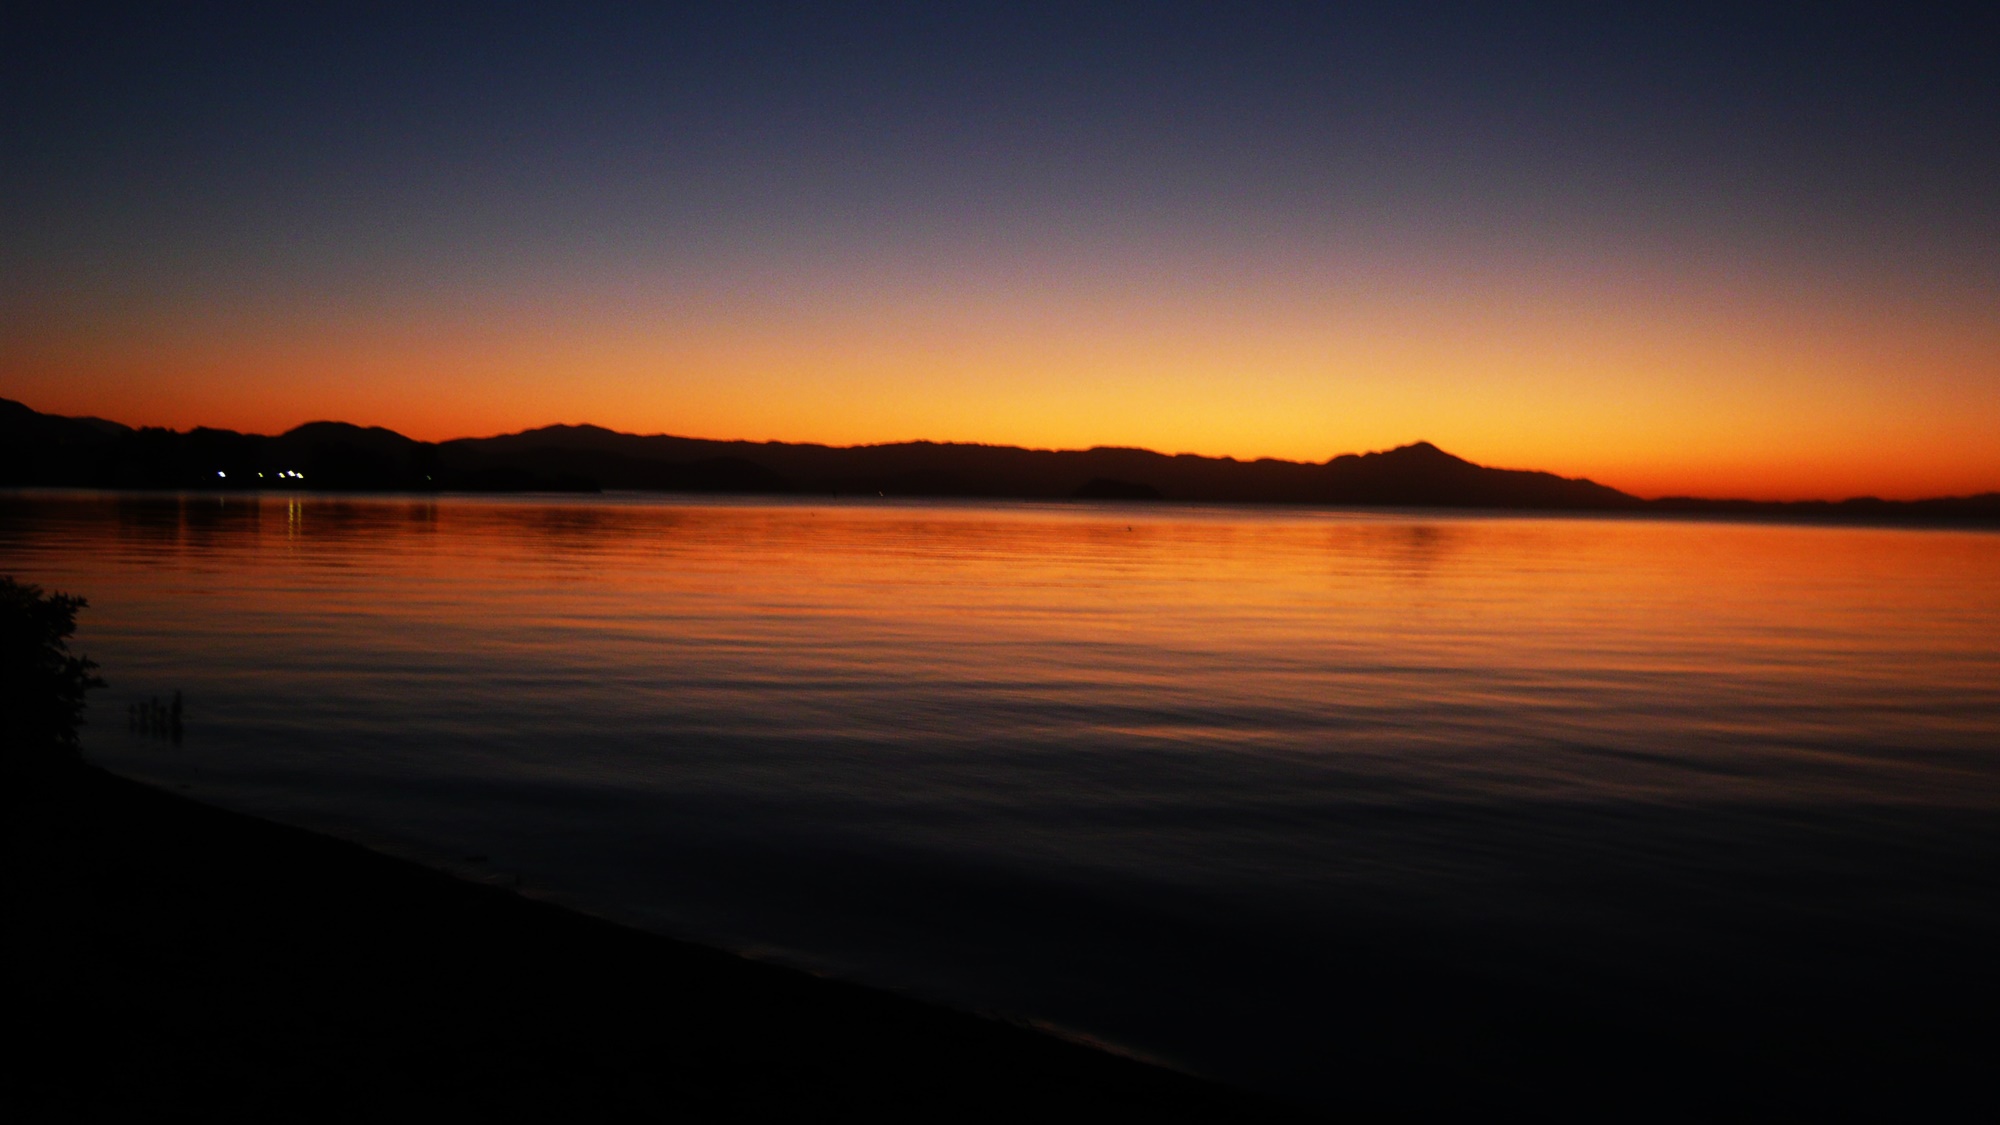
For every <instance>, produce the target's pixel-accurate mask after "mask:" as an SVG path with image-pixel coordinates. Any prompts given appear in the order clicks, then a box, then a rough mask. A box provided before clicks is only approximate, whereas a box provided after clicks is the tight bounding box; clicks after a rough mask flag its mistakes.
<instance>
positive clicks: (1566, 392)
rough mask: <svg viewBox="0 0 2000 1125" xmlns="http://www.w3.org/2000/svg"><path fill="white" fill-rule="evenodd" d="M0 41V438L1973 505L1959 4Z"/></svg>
mask: <svg viewBox="0 0 2000 1125" xmlns="http://www.w3.org/2000/svg"><path fill="white" fill-rule="evenodd" d="M1954 10H1957V9H1954ZM1940 11H1942V10H1940ZM0 26H4V28H5V31H4V36H5V38H4V52H5V57H6V58H7V59H8V60H10V64H9V66H8V67H6V68H4V73H0V98H4V102H5V104H6V105H7V106H8V107H9V109H8V112H7V113H6V114H5V115H4V117H0V298H4V304H0V395H6V396H7V397H13V398H19V399H21V400H23V401H26V402H28V403H29V404H30V405H33V406H36V407H37V408H39V409H45V410H56V411H60V412H63V413H94V414H100V415H105V416H109V417H115V418H118V419H120V420H123V421H128V422H134V423H154V424H168V425H174V426H181V427H185V426H190V425H195V424H210V425H226V426H234V427H238V428H246V429H260V430H274V429H283V428H286V427H289V426H291V425H294V424H297V423H299V422H303V421H306V420H308V419H311V418H319V417H335V418H343V419H347V420H352V421H357V422H364V423H371V424H380V425H387V426H390V427H392V428H396V429H399V430H402V431H404V432H407V433H411V434H413V435H415V436H420V437H429V438H442V437H451V436H460V435H464V434H469V433H486V432H496V431H500V430H508V429H518V428H523V427H527V426H533V425H540V424H545V423H549V422H557V421H569V422H578V421H593V422H597V423H599V424H603V425H608V426H613V427H617V428H620V429H631V430H643V431H668V432H676V433H686V434H694V435H700V436H713V437H748V438H780V439H787V440H813V441H828V442H835V443H848V442H863V441H885V440H900V439H909V438H931V439H938V440H971V441H990V442H1005V443H1017V444H1027V445H1045V446H1078V445H1089V444H1097V443H1104V444H1125V445H1144V446H1150V447H1154V448H1160V449H1165V450H1168V451H1194V452H1203V453H1219V454H1232V455H1236V456H1244V457H1254V456H1261V455H1275V456H1285V457H1297V458H1305V459H1315V460H1316V459H1323V458H1325V457H1327V456H1330V455H1332V454H1335V453H1339V452H1346V451H1352V450H1360V449H1369V448H1381V447H1385V446H1388V445H1393V444H1398V443H1401V442H1404V441H1409V440H1414V439H1417V438H1427V439H1429V440H1432V441H1435V442H1437V443H1439V444H1440V445H1443V446H1445V447H1446V448H1448V449H1452V450H1454V451H1456V452H1459V453H1462V454H1463V455H1466V456H1469V457H1473V458H1474V459H1476V460H1481V461H1484V462H1488V463H1499V464H1514V465H1532V466H1535V467H1544V468H1550V469H1554V470H1557V471H1562V472H1566V473H1573V474H1580V475H1590V476H1593V477H1596V478H1598V479H1601V480H1604V481H1606V482H1607V483H1611V484H1615V485H1618V486H1620V487H1626V488H1630V489H1633V490H1635V491H1639V492H1643V493H1661V492H1674V491H1683V492H1685V491H1695V492H1707V493H1729V494H1738V495H1758V496H1798V495H1821V494H1848V493H1855V492H1876V493H1882V494H1889V495H1914V494H1932V493H1941V492H1966V491H1976V490H1981V489H1994V488H2000V442H1996V441H1994V440H1993V437H1992V435H1993V434H1994V433H1996V432H2000V301H1996V300H1995V294H1996V293H2000V206H1996V200H2000V67H1996V66H1995V65H1994V63H1993V60H1994V59H1995V58H2000V50H1997V49H1996V48H2000V26H1996V18H1995V17H1993V16H1984V17H1972V16H1966V15H1963V14H1959V15H1945V14H1930V15H1926V14H1923V13H1918V14H1914V15H1913V14H1911V13H1909V12H1907V11H1905V10H1902V9H1892V8H1888V7H1880V8H1875V7H1858V6H1855V7H1847V6H1838V5H1832V6H1821V7H1810V8H1789V9H1783V10H1773V11H1759V10H1755V9H1751V10H1745V9H1743V8H1741V7H1739V6H1734V5H1732V6H1716V7H1713V8H1704V7H1700V6H1688V5H1676V6H1673V7H1671V8H1661V9H1657V10H1653V11H1634V10H1630V9H1626V8H1617V9H1615V10H1612V9H1608V8H1606V7H1604V6H1595V5H1592V6H1585V5H1576V6H1549V5H1531V6H1501V5H1448V6H1408V5H1397V6H1393V7H1333V6H1328V5H1290V4H1267V5H1210V4H1144V5H1088V6H1077V5H1031V4H1026V5H1024V4H1010V5H977V4H973V5H966V4H958V5H951V6H948V7H947V6H938V5H850V6H831V5H727V6H717V7H696V6H688V7H680V6H676V7H672V8H665V9H661V8H654V7H648V6H617V7H608V8H583V9H574V10H572V9H560V10H559V9H556V8H553V7H551V8H540V7H531V6H521V5H506V4H482V5H473V6H465V7H456V8H452V7H437V6H427V7H424V8H422V9H421V10H420V11H413V10H411V9H409V8H406V7H403V6H395V7H382V8H379V9H376V10H372V11H371V10H368V9H366V8H365V7H357V6H354V5H341V6H339V7H338V8H331V7H329V8H326V9H323V10H321V11H320V12H318V13H317V14H315V13H311V12H307V13H304V14H301V13H299V12H296V11H292V10H285V11H269V10H259V9H255V8H233V7H225V6H203V5H195V6H175V7H171V8H164V7H163V8H153V9H134V8H127V7H115V8H113V7H107V8H97V7H92V6H89V5H81V6H77V5H37V4H32V3H31V4H27V5H25V6H22V5H16V6H14V7H13V8H11V9H9V14H8V15H6V16H5V17H4V24H0Z"/></svg>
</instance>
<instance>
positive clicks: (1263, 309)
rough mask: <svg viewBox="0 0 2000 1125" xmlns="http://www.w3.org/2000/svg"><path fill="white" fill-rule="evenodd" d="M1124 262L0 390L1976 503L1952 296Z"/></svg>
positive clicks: (238, 340) (97, 374)
mask: <svg viewBox="0 0 2000 1125" xmlns="http://www.w3.org/2000/svg"><path fill="white" fill-rule="evenodd" d="M1141 264H1145V263H1141ZM1151 264H1152V265H1154V266H1157V267H1158V269H1157V270H1156V271H1155V274H1156V275H1157V276H1152V275H1149V276H1148V277H1145V278H1140V279H1138V280H1135V279H1134V277H1133V276H1131V275H1132V274H1133V273H1134V272H1135V268H1134V267H1130V265H1129V263H1128V268H1126V269H1124V270H1122V271H1118V270H1099V271H1097V272H1096V273H1094V274H1093V273H1091V272H1090V271H1089V270H1087V269H1085V268H1084V267H1082V266H1079V265H1076V264H1075V263H1068V262H1054V263H1044V266H1045V267H1046V273H1047V276H1036V275H1033V272H1032V271H1027V270H1026V267H1021V269H1022V270H1023V271H1024V272H1025V273H1027V274H1028V276H1024V277H1016V278H1014V279H1013V281H1012V283H1011V284H1010V285H1007V286H999V287H997V288H996V287H995V286H994V284H992V283H991V282H990V281H989V282H987V283H985V286H984V288H982V287H981V284H979V283H977V281H978V279H974V280H973V281H966V280H964V279H959V280H957V281H953V280H952V279H950V278H939V277H935V276H932V275H930V274H927V273H925V272H924V271H923V270H920V269H916V268H914V267H908V268H904V269H902V271H901V272H900V273H899V272H898V270H897V269H896V268H893V267H892V266H879V267H878V268H877V270H876V273H875V275H873V276H868V277H864V278H863V280H864V281H865V284H860V285H854V286H848V285H844V284H842V280H843V279H842V276H841V275H840V273H839V271H838V270H835V269H834V268H832V267H831V266H828V267H825V268H824V269H823V270H822V272H821V273H819V274H811V273H808V274H804V275H801V276H800V277H797V278H792V279H791V280H790V281H789V282H788V285H787V286H786V287H783V288H780V289H777V290H775V291H770V292H764V291H757V290H754V289H752V288H751V287H750V286H748V284H747V283H745V284H742V285H737V286H735V287H732V286H730V285H722V284H717V285H714V286H711V287H709V288H707V289H703V288H699V287H692V286H690V285H689V284H687V283H685V282H680V283H675V282H672V281H671V280H670V279H668V280H658V281H657V282H648V281H647V279H643V278H641V279H632V278H624V279H622V280H619V281H616V282H603V283H600V284H598V285H596V286H594V287H591V286H585V287H573V288H571V289H569V290H562V289H559V288H558V289H550V290H537V289H535V288H534V287H532V286H529V287H525V288H523V289H521V290H519V291H514V292H506V291H499V290H495V291H491V292H486V291H473V292H470V293H464V292H461V293H458V294H456V295H455V296H452V297H450V298H444V297H429V298H424V299H416V300H412V301H410V302H407V303H401V304H396V303H391V302H387V301H384V300H375V301H372V302H363V301H348V302H346V303H345V304H343V303H341V302H337V301H307V300H301V301H299V302H297V303H296V307H291V308H284V307H275V308H270V309H266V310H265V311H263V312H261V313H258V314H256V315H252V314H251V313H249V312H246V311H244V310H242V309H240V308H231V307H227V306H217V305H209V306H199V305H197V306H192V307H189V308H184V309H175V310H168V309H146V310H141V311H136V312H135V311H132V310H124V311H121V312H119V313H116V314H98V315H92V316H85V315H83V314H81V313H79V312H77V311H76V310H74V309H61V308H54V309H53V312H52V313H51V314H50V315H47V316H44V317H41V318H40V319H37V320H31V319H30V316H31V315H32V313H27V312H18V311H17V313H16V315H15V316H14V317H12V318H10V319H12V321H13V323H12V324H11V325H5V326H0V330H3V331H4V336H5V337H6V338H8V339H9V347H8V348H7V353H6V358H5V359H4V360H0V395H4V396H5V397H10V398H17V399H20V400H22V401H24V402H26V403H27V404H28V405H30V406H32V407H34V408H35V409H38V410H44V411H49V412H54V413H61V414H94V415H99V416H103V417H107V418H111V419H114V420H116V421H121V422H125V423H127V424H132V425H140V424H146V425H166V426H170V427H173V428H177V429H186V428H190V427H193V426H197V425H207V426H217V427H225V428H231V429H238V430H245V431H250V432H263V433H275V432H280V431H283V430H285V429H289V428H291V427H293V426H296V425H298V424H301V423H303V422H306V421H313V420H321V419H331V420H339V421H348V422H354V423H357V424H363V425H380V426H385V427H388V428H390V429H393V430H396V431H398V432H401V433H404V434H407V435H409V436H411V437H415V438H420V439H425V440H444V439H449V438H455V437H470V436H485V435H490V434H496V433H505V432H512V431H517V430H522V429H528V428H533V427H537V426H544V425H550V424H555V423H565V422H566V423H585V422H587V423H593V424H596V425H601V426H605V427H608V428H611V429H617V430H623V431H628V432H636V433H673V434H679V435H683V436H689V437H704V438H717V439H746V440H778V441H794V442H819V443H825V444H830V445H855V444H872V443H880V442H894V441H910V440H931V441H960V442H980V443H988V444H1000V445H1020V446H1027V447H1035V448H1082V447H1088V446H1092V445H1121V446H1137V447H1143V448H1149V449H1154V450H1158V451H1161V452H1165V453H1180V452H1188V453H1198V454H1203V455H1210V456H1234V457H1238V458H1245V459H1249V458H1256V457H1279V458H1285V459H1289V460H1300V461H1323V460H1325V459H1327V458H1328V457H1331V456H1334V455H1337V454H1341V453H1350V452H1365V451H1368V450H1375V449H1384V448H1389V447H1392V446H1395V445H1400V444H1404V443H1407V442H1411V441H1416V440H1428V441H1431V442H1433V443H1435V444H1437V445H1438V446H1440V447H1441V448H1444V449H1446V450H1448V451H1450V452H1452V453H1455V454H1458V455H1459V456H1462V457H1465V458H1467V459H1469V460H1472V461H1475V462H1478V463H1480V464H1485V465H1492V466H1497V467H1507V468H1534V469H1544V470H1547V471H1550V472H1555V473H1559V474H1561V475H1564V476H1580V477H1588V478H1590V479H1593V480H1597V481H1599V482H1601V483H1604V484H1609V485H1611V486H1613V487H1617V488H1621V489H1624V490H1626V491H1628V492H1632V493H1635V494H1638V495H1642V496H1658V495H1666V494H1691V495H1703V496H1726V497H1745V498H1751V499H1802V498H1841V497H1845V496H1852V495H1864V494H1867V495H1878V496H1883V497H1888V498H1912V497H1918V496H1937V495H1958V494H1966V493H1973V492H1981V491H1993V490H2000V443H1995V442H1993V441H1992V440H1991V434H1992V432H1993V430H1994V426H1995V424H1996V423H2000V316H1996V314H1995V312H1994V311H1993V310H1992V309H1991V308H1989V307H1986V306H1985V305H1981V304H1979V303H1977V302H1963V301H1961V302H1958V303H1956V304H1954V303H1952V302H1951V301H1938V300H1935V299H1932V298H1933V297H1934V296H1935V295H1927V294H1923V293H1913V294H1910V295H1908V296H1907V297H1906V298H1904V299H1902V300H1900V301H1894V302H1892V301H1887V300H1884V299H1883V298H1882V297H1881V296H1880V290H1879V289H1874V288H1868V287H1856V288H1855V289H1853V291H1851V292H1849V291H1841V290H1838V289H1827V288H1820V289H1811V288H1801V287H1799V286H1796V285H1794V286H1792V287H1790V288H1789V289H1788V288H1786V287H1784V286H1780V285H1777V284H1776V283H1774V282H1771V281H1770V280H1769V279H1763V278H1751V279H1745V278H1722V279H1720V280H1718V279H1717V278H1713V277H1709V278H1703V277H1695V278H1693V279H1692V280H1690V278H1689V277H1688V276H1686V275H1687V273H1688V271H1687V270H1685V269H1683V270H1681V271H1680V272H1679V273H1676V272H1675V271H1672V270H1659V271H1652V272H1648V271H1645V270H1640V269H1637V268H1628V269H1626V270H1624V271H1622V272H1621V271H1614V270H1608V269H1607V268H1597V269H1595V270H1592V269H1584V268H1582V267H1578V266H1575V265H1574V264H1571V265H1569V266H1564V265H1562V264H1561V263H1555V264H1551V263H1548V262H1542V263H1530V264H1529V265H1526V266H1521V267H1520V268H1519V269H1518V270H1517V272H1516V274H1515V275H1513V276H1512V277H1511V281H1513V282H1514V284H1512V285H1509V284H1507V283H1506V282H1507V281H1508V280H1510V279H1508V278H1499V277H1495V276H1484V275H1479V274H1477V272H1476V271H1471V272H1468V271H1463V270H1461V271H1459V273H1444V274H1439V273H1437V272H1434V271H1429V270H1428V269H1427V268H1426V269H1416V268H1412V269H1408V270H1404V271H1403V272H1401V273H1396V272H1380V273H1371V272H1370V270H1371V269H1374V268H1375V267H1376V265H1378V263H1376V262H1374V261H1373V260H1372V259H1371V260H1364V261H1361V262H1360V263H1359V264H1350V265H1348V266H1344V267H1341V268H1339V269H1336V268H1333V267H1329V266H1326V265H1324V264H1323V263H1318V262H1313V261H1304V260H1301V261H1296V262H1292V263H1290V264H1286V263H1284V262H1276V263H1272V264H1270V265H1269V267H1268V268H1266V269H1263V270H1261V271H1260V272H1254V273H1251V274H1249V275H1247V279H1246V277H1245V276H1242V275H1234V276H1221V273H1222V271H1219V270H1218V268H1216V267H1214V266H1213V265H1212V264H1211V265H1210V266H1208V267H1207V270H1208V272H1207V273H1206V274H1204V273H1202V272H1201V269H1200V268H1198V264H1195V265H1190V264H1188V263H1175V262H1165V263H1161V262H1154V263H1151ZM849 265H850V266H851V265H852V263H849ZM1168 266H1175V267H1177V268H1178V269H1179V271H1180V272H1179V273H1173V272H1171V271H1169V270H1168V269H1167V267H1168ZM1384 269H1385V270H1386V267H1385V268H1384ZM1495 269H1497V267H1495ZM1491 272H1492V271H1490V270H1489V274H1490V273H1491ZM1461 275H1462V276H1461ZM1159 276H1164V277H1166V278H1168V280H1166V281H1160V280H1158V277H1159ZM1438 276H1455V277H1459V278H1460V280H1458V281H1457V282H1455V283H1454V284H1453V285H1450V286H1444V285H1440V284H1439V283H1438V282H1437V281H1436V278H1437V277H1438ZM746 293H748V294H749V295H747V296H746V295H745V294H746ZM45 311H46V310H45Z"/></svg>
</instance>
